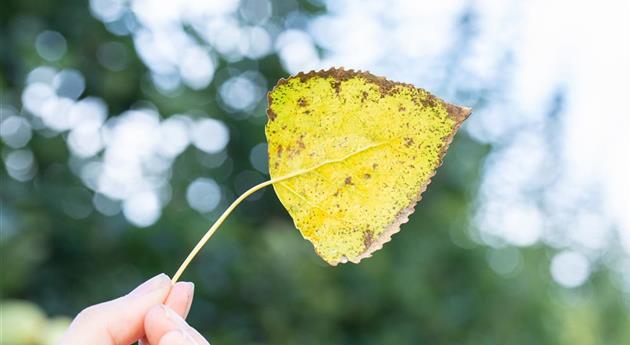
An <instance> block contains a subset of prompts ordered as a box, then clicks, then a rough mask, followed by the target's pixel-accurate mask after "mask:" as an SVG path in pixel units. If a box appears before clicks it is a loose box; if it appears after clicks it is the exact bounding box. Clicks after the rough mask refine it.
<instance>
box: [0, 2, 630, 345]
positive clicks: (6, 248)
mask: <svg viewBox="0 0 630 345" xmlns="http://www.w3.org/2000/svg"><path fill="white" fill-rule="evenodd" d="M301 8H302V10H304V11H321V10H322V9H321V8H318V7H317V6H315V5H313V4H312V3H306V2H304V3H302V7H301ZM285 14H286V13H282V12H279V13H274V16H279V17H281V16H283V15H285ZM0 19H1V24H0V25H1V26H0V28H1V29H0V59H1V60H0V64H1V66H2V68H1V69H0V87H1V88H2V97H1V101H2V103H4V104H13V105H14V106H15V107H16V108H19V105H20V100H19V93H20V90H21V89H22V88H23V87H24V83H25V75H26V73H28V71H29V70H31V69H33V68H35V67H37V66H38V65H40V64H42V63H45V62H44V61H43V60H42V59H41V58H40V57H39V56H38V55H37V52H36V51H35V49H34V46H33V42H34V38H35V36H36V35H37V34H38V33H39V32H40V31H42V30H44V29H51V30H56V31H58V32H60V33H62V34H63V35H64V37H65V38H66V40H67V42H68V53H67V54H66V55H65V56H64V57H63V59H61V60H60V61H58V62H55V63H53V65H55V66H57V67H72V68H76V69H78V70H80V71H81V72H82V73H83V75H85V76H86V94H89V95H96V96H99V97H102V98H103V99H105V100H106V102H107V104H108V105H109V108H110V110H109V112H110V114H118V113H119V112H121V111H124V110H125V109H128V108H129V107H130V106H131V105H132V104H133V103H135V102H136V101H137V100H146V101H149V102H152V103H153V104H155V105H156V106H157V108H158V109H159V110H160V113H161V114H172V113H176V112H182V111H188V110H190V109H200V110H203V111H204V112H205V113H209V114H213V116H216V117H218V118H221V119H222V120H223V121H225V123H227V124H228V126H229V127H230V130H231V141H230V144H229V146H228V148H227V150H228V154H229V156H230V157H231V162H232V166H231V167H230V168H226V167H224V166H222V167H218V168H215V169H209V168H205V167H203V166H202V165H201V164H199V162H198V153H197V152H195V150H194V149H192V148H190V149H189V150H188V151H186V152H185V153H184V154H183V155H182V156H180V157H179V158H178V160H177V162H176V163H175V169H174V174H173V177H172V180H171V184H172V187H173V196H172V199H171V202H170V203H169V205H168V206H167V207H166V208H165V209H164V210H163V214H162V217H161V219H160V221H159V222H158V223H156V224H155V225H153V226H150V227H148V228H142V229H140V228H134V227H132V226H130V225H129V224H128V223H127V222H126V220H125V219H124V217H123V216H122V215H121V214H118V215H116V216H112V217H108V216H104V215H101V214H99V213H98V212H96V211H94V212H92V213H91V214H90V215H89V216H88V217H86V218H84V219H73V218H71V217H69V216H68V214H67V212H66V211H64V205H66V204H67V203H68V202H71V203H86V202H87V203H89V202H90V199H89V198H90V196H89V193H87V189H86V188H85V187H84V186H83V184H82V182H81V181H80V179H79V178H77V177H76V176H75V175H74V174H73V173H72V172H71V171H70V168H69V167H68V164H67V163H68V160H69V154H68V152H67V148H66V146H65V145H64V139H63V138H62V137H60V136H57V137H52V138H48V137H46V136H44V135H41V134H35V135H34V137H33V139H32V140H31V141H30V143H29V147H30V149H31V150H32V151H33V152H34V154H35V157H36V161H37V164H38V167H39V169H38V171H39V172H38V174H37V176H36V177H35V178H34V179H33V180H31V181H28V182H18V181H15V180H13V179H12V178H11V177H9V176H8V175H7V172H6V170H5V169H2V171H1V172H0V178H1V188H0V198H1V201H2V236H1V239H0V251H1V255H2V260H1V265H2V268H1V269H0V272H1V273H0V274H1V277H0V279H1V281H0V288H1V297H2V299H3V300H7V299H20V300H28V301H31V302H33V303H36V304H37V305H39V306H41V308H43V310H45V313H46V314H49V315H68V316H72V315H75V314H76V313H77V312H78V311H79V310H81V309H82V308H84V307H86V306H88V305H91V304H94V303H97V302H100V301H103V300H106V299H111V298H114V297H116V296H119V295H121V294H123V293H125V292H127V291H129V290H130V289H132V288H133V287H134V286H135V285H137V284H138V283H140V282H141V281H143V280H145V279H146V278H147V277H150V276H152V275H154V274H157V273H159V272H163V271H164V272H167V273H169V272H170V273H172V272H174V270H175V269H176V268H177V266H178V265H179V264H180V262H181V260H182V259H183V258H184V256H185V255H186V254H187V252H188V251H189V250H190V248H191V246H192V245H193V244H194V243H195V242H196V241H197V240H198V238H199V237H200V236H201V234H202V233H203V232H204V231H205V229H206V228H207V227H208V226H209V224H210V223H211V219H210V220H209V219H207V218H206V217H204V216H202V215H200V214H198V213H197V212H195V211H193V210H191V209H190V208H189V207H188V205H187V203H186V198H185V189H186V185H187V184H188V183H189V182H190V181H192V180H193V179H195V178H196V177H199V176H211V177H213V178H214V179H215V180H216V181H218V182H219V183H221V184H222V185H224V186H225V188H226V189H227V190H232V195H233V193H235V192H234V176H235V175H236V173H237V172H240V171H243V170H246V169H251V168H250V163H249V161H248V156H249V150H250V149H251V148H252V147H253V146H254V145H256V144H258V143H260V142H263V141H264V133H263V125H264V123H263V120H264V118H263V117H262V116H258V117H251V118H250V119H248V120H236V119H234V118H231V117H229V116H227V115H225V114H224V112H223V111H222V110H221V108H220V107H218V106H217V104H216V101H215V99H216V85H217V84H216V83H217V82H218V80H220V73H218V74H217V78H216V79H215V81H214V82H213V83H212V84H211V86H210V87H208V88H206V89H204V90H201V91H193V90H190V89H186V88H182V89H181V90H179V92H178V93H177V95H176V96H169V97H165V96H164V95H162V94H160V93H159V92H158V91H157V90H156V89H155V88H154V87H153V86H152V85H151V83H150V81H149V79H148V77H147V70H146V68H145V67H144V65H143V64H142V63H141V62H140V60H139V59H138V57H137V56H136V55H135V51H134V48H133V43H132V41H131V40H130V38H129V37H121V36H115V35H113V34H111V33H109V32H108V31H107V30H106V29H105V28H104V26H103V25H102V23H101V22H99V21H97V20H96V19H94V18H93V17H92V16H91V15H90V13H89V10H88V7H87V5H86V3H85V2H82V1H44V2H42V1H33V0H21V1H17V0H9V1H3V2H2V3H1V4H0ZM107 41H117V42H120V43H122V44H124V46H125V47H126V48H127V49H128V54H129V57H130V62H129V64H128V66H127V67H126V68H125V69H124V70H123V71H119V72H113V71H110V70H107V69H105V68H104V67H102V66H101V65H99V64H98V63H97V62H96V58H95V54H96V47H97V46H98V45H99V44H101V43H104V42H107ZM232 65H237V66H236V67H239V68H241V69H257V70H258V71H259V72H260V73H262V74H263V75H264V76H265V78H266V79H267V81H268V82H269V83H270V85H268V87H271V83H273V82H274V81H275V80H277V79H278V78H280V77H283V76H285V72H284V71H283V69H282V67H281V64H280V62H279V60H278V57H277V56H276V55H270V56H268V57H266V58H264V59H262V60H258V61H250V60H243V61H241V62H237V63H228V62H226V61H220V67H219V69H221V68H223V67H226V66H232ZM255 111H256V112H258V113H260V114H262V113H263V112H264V108H261V107H259V108H257V109H256V110H255ZM473 116H474V114H473ZM2 150H3V152H5V151H6V148H5V147H2ZM488 150H489V148H488V147H484V146H481V145H479V144H478V143H476V142H474V141H473V140H472V139H470V138H469V137H467V136H466V133H465V132H462V133H460V134H459V135H458V137H457V138H456V140H455V142H454V144H453V146H452V148H451V151H450V152H449V154H448V155H447V159H446V161H445V164H444V165H443V166H442V168H441V169H440V170H439V171H438V174H437V176H436V178H435V179H434V181H433V182H432V184H431V185H430V188H429V190H428V191H427V192H426V193H425V194H424V197H423V200H422V202H421V203H420V204H419V205H418V207H417V211H416V212H415V214H414V215H413V216H412V217H411V221H410V222H409V223H408V224H407V225H405V226H403V230H402V231H401V232H400V233H399V234H397V235H396V236H394V238H393V240H392V242H391V243H389V244H387V245H386V246H385V248H384V249H383V250H381V251H379V252H378V253H376V254H375V256H374V257H373V258H370V259H368V260H366V261H364V262H362V263H361V264H360V265H353V264H346V265H341V266H339V267H334V268H333V267H329V266H327V265H326V264H325V263H324V262H323V261H322V260H321V259H319V258H318V257H317V256H316V255H315V254H314V252H313V250H312V247H311V245H310V244H309V243H308V242H306V241H304V240H302V238H301V237H300V235H299V232H298V231H297V230H295V229H294V228H293V226H292V224H291V223H290V219H289V217H288V215H287V214H286V212H285V211H284V210H283V208H282V206H281V205H280V204H279V202H278V201H277V199H276V197H275V195H274V193H273V192H272V191H271V190H267V191H265V192H263V195H262V197H261V198H260V199H258V200H254V201H247V202H245V204H244V205H242V206H241V207H240V208H239V209H238V210H237V212H236V214H235V215H233V216H232V217H231V218H230V219H229V220H228V221H227V223H226V224H225V225H224V226H223V227H222V229H221V230H220V231H219V232H218V234H217V235H216V237H214V238H213V239H212V241H210V243H209V245H208V246H207V247H206V248H205V249H204V251H203V252H202V253H201V255H200V257H198V258H197V259H196V260H195V261H194V262H193V264H192V266H191V267H190V269H189V271H188V272H187V273H186V274H185V275H184V277H183V279H185V280H191V281H194V282H195V283H196V300H195V303H194V305H193V308H192V311H191V315H190V317H189V321H190V323H191V324H192V325H193V326H195V327H196V328H197V329H199V330H200V332H201V333H203V334H204V335H206V336H207V337H208V339H210V341H211V342H212V343H213V344H267V343H268V344H296V343H300V344H322V343H326V344H342V343H343V344H418V343H430V344H453V343H458V344H534V343H535V344H572V345H588V344H628V343H630V327H628V325H629V324H630V316H629V314H628V310H627V309H626V306H625V305H624V303H622V296H621V294H620V292H619V291H618V290H616V289H615V288H614V287H613V285H612V284H611V282H610V277H609V274H610V273H608V272H607V271H600V272H598V273H596V274H595V275H594V276H593V277H592V278H591V280H590V281H589V282H588V283H587V284H586V285H584V286H582V287H580V288H578V289H574V290H566V289H563V288H561V287H559V286H557V285H556V284H555V283H554V282H553V281H552V280H551V278H550V275H549V271H548V261H549V258H548V255H549V252H548V249H547V248H545V247H542V246H534V247H530V248H526V249H515V252H516V255H517V256H518V258H520V259H519V260H520V261H519V264H518V267H517V268H516V269H514V270H512V271H511V272H510V273H509V274H504V275H501V274H497V273H496V272H495V271H494V270H492V269H491V267H490V265H489V259H488V258H489V257H493V256H492V253H493V251H495V249H492V248H488V247H485V246H481V245H478V244H476V243H474V242H473V241H471V240H470V238H469V236H468V232H469V227H470V225H469V223H470V214H471V210H472V208H473V207H474V205H473V200H474V195H475V191H476V188H477V183H478V180H479V174H480V166H481V164H482V162H483V159H484V156H485V155H486V153H487V152H488ZM3 154H4V153H3ZM86 195H88V196H86ZM8 303H13V304H10V305H11V307H9V306H8V305H9V304H8ZM16 303H17V304H16ZM19 303H25V302H8V301H7V302H6V303H3V306H2V313H3V319H2V320H3V321H2V329H3V332H5V333H4V334H5V338H4V339H3V341H2V343H3V344H4V343H6V344H10V343H12V342H13V340H12V338H8V336H7V334H10V333H6V332H12V331H16V332H18V331H19V330H18V326H17V325H21V326H20V327H22V326H23V327H27V325H28V324H30V323H32V322H35V323H36V322H44V321H38V320H45V316H43V315H44V314H43V312H41V311H38V310H37V307H35V306H32V305H30V304H29V305H23V304H19ZM18 306H20V307H19V308H22V309H20V310H21V311H20V310H18V311H16V308H17V309H19V308H18ZM27 314H28V315H27ZM16 319H17V320H18V321H16ZM40 329H41V328H40ZM31 333H32V331H31ZM16 337H17V336H16ZM16 339H17V338H16ZM14 343H15V344H18V343H20V344H27V343H29V344H34V343H35V342H33V341H30V342H29V341H17V340H16V341H15V342H14Z"/></svg>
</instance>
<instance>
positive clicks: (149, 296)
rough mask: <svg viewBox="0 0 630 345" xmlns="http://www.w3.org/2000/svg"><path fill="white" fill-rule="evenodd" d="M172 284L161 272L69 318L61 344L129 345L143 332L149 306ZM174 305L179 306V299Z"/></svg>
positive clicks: (161, 300)
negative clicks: (125, 291)
mask: <svg viewBox="0 0 630 345" xmlns="http://www.w3.org/2000/svg"><path fill="white" fill-rule="evenodd" d="M171 286H172V285H171V281H170V279H169V278H168V276H167V275H165V274H160V275H158V276H155V277H153V278H151V279H149V280H148V281H146V282H145V283H143V284H142V285H140V286H138V287H137V288H136V289H135V290H133V291H132V292H130V293H129V294H128V295H126V296H123V297H120V298H118V299H115V300H112V301H109V302H105V303H101V304H97V305H94V306H91V307H89V308H87V309H85V310H83V311H82V312H81V313H79V315H77V317H76V318H75V319H74V320H73V321H72V324H71V325H70V328H68V330H67V331H66V333H65V334H64V336H63V337H62V340H61V342H60V344H61V345H73V344H105V345H128V344H131V343H132V342H135V341H136V340H138V338H140V337H142V336H143V334H144V327H143V325H144V318H145V315H146V313H147V312H148V310H149V309H150V308H151V307H152V306H155V305H157V304H161V303H163V302H164V300H165V299H166V298H167V296H168V295H169V292H170V291H171ZM178 294H180V293H178ZM178 299H181V298H178ZM177 304H178V307H181V304H182V302H181V301H179V302H177Z"/></svg>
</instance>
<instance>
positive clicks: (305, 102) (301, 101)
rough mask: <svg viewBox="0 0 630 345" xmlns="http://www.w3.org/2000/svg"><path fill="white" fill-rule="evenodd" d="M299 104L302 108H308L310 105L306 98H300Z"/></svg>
mask: <svg viewBox="0 0 630 345" xmlns="http://www.w3.org/2000/svg"><path fill="white" fill-rule="evenodd" d="M297 104H298V105H299V106H300V107H306V106H307V105H308V101H307V100H306V98H304V97H300V98H299V99H298V101H297Z"/></svg>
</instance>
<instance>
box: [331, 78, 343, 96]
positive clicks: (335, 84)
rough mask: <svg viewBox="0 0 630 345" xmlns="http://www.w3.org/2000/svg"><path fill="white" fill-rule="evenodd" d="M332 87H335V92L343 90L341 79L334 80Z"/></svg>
mask: <svg viewBox="0 0 630 345" xmlns="http://www.w3.org/2000/svg"><path fill="white" fill-rule="evenodd" d="M332 87H333V89H335V92H336V93H337V94H339V93H340V92H341V81H339V80H335V81H333V82H332Z"/></svg>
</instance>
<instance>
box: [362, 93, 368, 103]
mask: <svg viewBox="0 0 630 345" xmlns="http://www.w3.org/2000/svg"><path fill="white" fill-rule="evenodd" d="M367 98H368V93H367V91H363V92H361V102H365V100H366V99H367Z"/></svg>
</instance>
